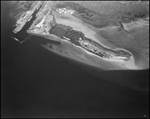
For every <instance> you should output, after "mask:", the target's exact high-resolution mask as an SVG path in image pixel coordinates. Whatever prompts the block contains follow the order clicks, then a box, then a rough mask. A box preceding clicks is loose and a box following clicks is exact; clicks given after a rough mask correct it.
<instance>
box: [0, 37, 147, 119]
mask: <svg viewBox="0 0 150 119" xmlns="http://www.w3.org/2000/svg"><path fill="white" fill-rule="evenodd" d="M1 43H2V48H1V49H2V52H1V53H2V55H1V56H2V62H1V64H2V66H1V69H2V72H1V73H2V76H1V79H2V80H1V83H2V88H1V89H2V91H1V92H2V93H1V96H2V100H1V103H2V106H1V108H2V111H1V112H2V117H145V116H146V117H149V113H148V111H149V106H148V105H149V92H140V91H135V90H131V89H129V88H126V87H123V86H120V85H117V84H115V83H112V82H109V81H106V80H102V79H100V78H97V77H94V76H92V75H90V74H88V73H85V72H83V71H82V70H80V69H78V68H77V67H74V66H73V65H72V64H69V63H68V61H67V60H65V59H63V58H60V57H59V56H57V55H55V54H53V53H50V52H48V51H46V50H44V49H42V48H41V47H40V46H38V45H37V44H35V43H34V42H32V41H30V40H29V41H26V42H25V43H24V44H22V45H21V44H20V43H18V42H16V41H15V40H13V39H10V38H8V36H5V35H4V36H2V38H1Z"/></svg>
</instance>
